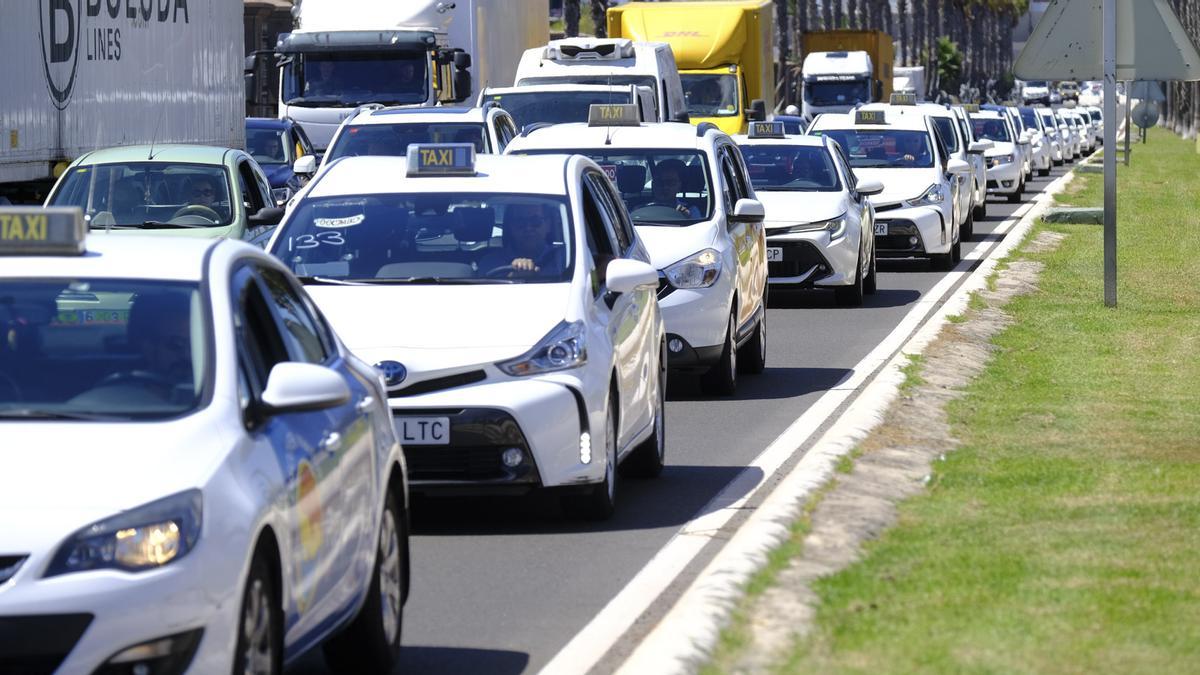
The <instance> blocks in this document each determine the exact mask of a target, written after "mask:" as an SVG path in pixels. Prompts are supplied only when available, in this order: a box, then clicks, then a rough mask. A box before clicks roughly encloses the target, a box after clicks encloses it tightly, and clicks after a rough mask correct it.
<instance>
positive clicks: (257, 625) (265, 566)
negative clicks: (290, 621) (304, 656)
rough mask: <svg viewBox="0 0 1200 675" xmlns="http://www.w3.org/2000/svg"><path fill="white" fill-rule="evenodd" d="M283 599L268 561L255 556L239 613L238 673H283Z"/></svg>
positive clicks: (256, 674)
mask: <svg viewBox="0 0 1200 675" xmlns="http://www.w3.org/2000/svg"><path fill="white" fill-rule="evenodd" d="M280 595H281V594H280V589H278V588H276V582H275V577H274V575H272V574H271V566H270V564H269V563H268V562H267V559H266V557H264V556H263V555H262V554H261V553H255V555H254V560H253V561H252V562H251V563H250V575H249V576H248V577H247V578H246V587H245V589H244V590H243V591H242V605H241V609H240V610H239V612H238V631H237V649H236V651H234V655H233V672H234V673H236V674H238V675H241V674H242V673H253V674H254V675H278V674H279V673H282V672H283V609H282V604H281V603H280V600H279V599H280Z"/></svg>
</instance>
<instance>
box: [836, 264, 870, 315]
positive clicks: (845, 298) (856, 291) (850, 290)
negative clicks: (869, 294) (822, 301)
mask: <svg viewBox="0 0 1200 675" xmlns="http://www.w3.org/2000/svg"><path fill="white" fill-rule="evenodd" d="M863 290H864V289H863V273H862V251H859V252H858V262H856V263H855V264H854V283H853V284H851V285H849V286H838V287H837V288H835V289H833V297H834V300H836V301H837V304H838V307H862V303H863Z"/></svg>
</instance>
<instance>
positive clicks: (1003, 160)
mask: <svg viewBox="0 0 1200 675" xmlns="http://www.w3.org/2000/svg"><path fill="white" fill-rule="evenodd" d="M1015 159H1016V158H1015V157H1014V156H1013V155H996V156H995V157H988V158H987V161H988V166H989V167H993V166H1000V165H1001V164H1008V163H1009V162H1012V161H1014V160H1015Z"/></svg>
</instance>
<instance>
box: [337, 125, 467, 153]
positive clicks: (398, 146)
mask: <svg viewBox="0 0 1200 675" xmlns="http://www.w3.org/2000/svg"><path fill="white" fill-rule="evenodd" d="M411 143H472V144H474V145H475V151H476V152H487V141H486V140H485V136H484V126H483V124H481V123H479V122H406V123H403V124H356V125H353V126H349V127H346V129H345V130H344V131H343V132H342V133H340V134H338V136H337V139H336V140H335V141H334V143H333V146H332V147H330V148H329V150H328V151H327V152H326V154H327V155H328V158H329V159H331V160H334V159H337V158H338V157H354V156H357V155H386V156H391V157H404V156H405V155H406V154H407V153H408V146H409V144H411Z"/></svg>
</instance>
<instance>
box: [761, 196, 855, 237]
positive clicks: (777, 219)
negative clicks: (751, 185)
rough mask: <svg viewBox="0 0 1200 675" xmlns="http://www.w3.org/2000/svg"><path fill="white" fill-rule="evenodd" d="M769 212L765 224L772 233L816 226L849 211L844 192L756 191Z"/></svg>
mask: <svg viewBox="0 0 1200 675" xmlns="http://www.w3.org/2000/svg"><path fill="white" fill-rule="evenodd" d="M755 194H756V195H758V200H759V201H760V202H762V204H763V207H764V208H765V209H766V211H767V217H766V218H765V219H764V220H763V224H764V225H765V226H766V227H767V229H770V228H772V227H780V226H783V225H797V224H800V223H815V222H820V221H822V220H829V219H831V218H836V217H838V216H840V215H842V214H843V213H844V212H845V210H846V204H845V200H844V199H843V196H842V192H841V191H838V192H781V191H767V190H756V191H755Z"/></svg>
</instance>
